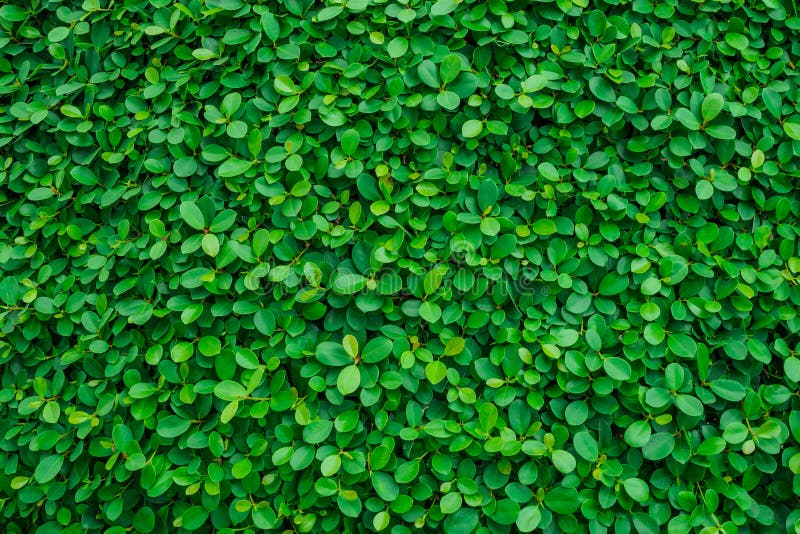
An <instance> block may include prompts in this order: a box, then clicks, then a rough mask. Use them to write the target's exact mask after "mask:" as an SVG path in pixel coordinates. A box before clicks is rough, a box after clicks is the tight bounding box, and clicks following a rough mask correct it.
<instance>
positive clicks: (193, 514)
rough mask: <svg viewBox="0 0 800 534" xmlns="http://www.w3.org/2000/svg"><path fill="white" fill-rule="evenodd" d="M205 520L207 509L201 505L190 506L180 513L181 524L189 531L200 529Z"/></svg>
mask: <svg viewBox="0 0 800 534" xmlns="http://www.w3.org/2000/svg"><path fill="white" fill-rule="evenodd" d="M207 520H208V511H206V510H205V509H204V508H203V507H201V506H192V507H190V508H187V509H186V511H184V512H183V514H182V515H181V526H182V527H183V528H185V529H186V530H189V531H194V530H200V529H201V528H202V527H204V526H205V525H206V521H207Z"/></svg>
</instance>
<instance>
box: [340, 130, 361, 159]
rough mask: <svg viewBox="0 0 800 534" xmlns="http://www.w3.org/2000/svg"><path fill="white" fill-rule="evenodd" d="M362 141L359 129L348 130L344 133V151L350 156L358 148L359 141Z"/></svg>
mask: <svg viewBox="0 0 800 534" xmlns="http://www.w3.org/2000/svg"><path fill="white" fill-rule="evenodd" d="M360 141H361V136H360V135H359V134H358V131H357V130H354V129H350V130H346V131H345V132H344V133H343V134H342V152H344V153H345V154H347V155H348V156H350V155H352V154H354V153H355V152H356V150H358V143H359V142H360Z"/></svg>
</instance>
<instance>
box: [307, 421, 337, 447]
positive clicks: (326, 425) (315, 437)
mask: <svg viewBox="0 0 800 534" xmlns="http://www.w3.org/2000/svg"><path fill="white" fill-rule="evenodd" d="M332 430H333V421H326V420H320V421H312V422H310V423H309V424H308V425H306V427H305V428H303V441H304V442H306V443H308V444H309V445H318V444H320V443H322V442H323V441H325V440H326V439H328V436H330V435H331V431H332Z"/></svg>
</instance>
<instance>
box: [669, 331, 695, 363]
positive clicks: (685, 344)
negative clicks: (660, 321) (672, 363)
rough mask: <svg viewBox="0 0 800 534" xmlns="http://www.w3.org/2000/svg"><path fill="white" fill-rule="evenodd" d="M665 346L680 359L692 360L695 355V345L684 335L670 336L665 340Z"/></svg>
mask: <svg viewBox="0 0 800 534" xmlns="http://www.w3.org/2000/svg"><path fill="white" fill-rule="evenodd" d="M667 346H668V347H669V350H671V351H672V352H673V353H674V354H675V355H676V356H680V357H681V358H694V357H695V356H696V355H697V343H696V342H695V341H694V339H692V338H691V337H689V336H688V335H686V334H672V335H670V336H669V337H668V338H667Z"/></svg>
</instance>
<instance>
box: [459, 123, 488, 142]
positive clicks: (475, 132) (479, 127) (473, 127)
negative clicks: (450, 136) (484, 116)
mask: <svg viewBox="0 0 800 534" xmlns="http://www.w3.org/2000/svg"><path fill="white" fill-rule="evenodd" d="M482 131H483V122H482V121H479V120H477V119H470V120H468V121H466V122H465V123H464V124H462V125H461V135H463V136H464V137H466V138H467V139H471V138H473V137H478V136H479V135H480V133H481V132H482Z"/></svg>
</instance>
